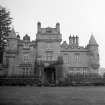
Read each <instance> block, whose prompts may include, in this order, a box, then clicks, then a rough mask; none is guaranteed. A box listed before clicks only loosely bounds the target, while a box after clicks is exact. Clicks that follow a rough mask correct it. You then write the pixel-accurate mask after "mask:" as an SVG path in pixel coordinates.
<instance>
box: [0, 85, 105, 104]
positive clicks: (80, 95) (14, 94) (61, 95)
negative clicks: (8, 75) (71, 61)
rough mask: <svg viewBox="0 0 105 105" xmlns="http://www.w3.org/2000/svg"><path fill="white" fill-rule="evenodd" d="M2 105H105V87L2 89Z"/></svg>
mask: <svg viewBox="0 0 105 105" xmlns="http://www.w3.org/2000/svg"><path fill="white" fill-rule="evenodd" d="M0 105H105V87H28V86H27V87H0Z"/></svg>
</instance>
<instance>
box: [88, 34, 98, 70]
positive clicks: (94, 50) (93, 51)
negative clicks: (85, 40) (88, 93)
mask: <svg viewBox="0 0 105 105" xmlns="http://www.w3.org/2000/svg"><path fill="white" fill-rule="evenodd" d="M87 48H88V51H89V53H88V55H89V66H90V68H92V69H98V68H99V52H98V44H97V42H96V40H95V38H94V36H93V34H92V35H91V37H90V40H89V44H88V45H87Z"/></svg>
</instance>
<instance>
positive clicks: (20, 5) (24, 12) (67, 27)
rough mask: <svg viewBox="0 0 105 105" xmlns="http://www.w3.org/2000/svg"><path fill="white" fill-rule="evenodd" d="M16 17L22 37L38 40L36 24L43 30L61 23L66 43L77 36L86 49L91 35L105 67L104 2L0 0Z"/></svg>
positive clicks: (15, 25) (15, 22) (92, 0)
mask: <svg viewBox="0 0 105 105" xmlns="http://www.w3.org/2000/svg"><path fill="white" fill-rule="evenodd" d="M0 4H1V5H2V6H5V7H6V8H8V9H9V10H10V12H11V17H13V26H14V28H15V31H16V32H19V34H20V36H21V38H22V37H23V36H24V35H25V34H26V33H27V34H29V35H30V36H31V40H34V39H35V34H36V32H37V27H36V26H37V22H38V21H40V22H41V23H42V27H48V26H50V27H55V25H56V23H57V22H59V23H60V27H61V33H62V36H63V41H64V40H66V41H67V42H68V37H69V35H70V34H72V35H73V34H74V35H78V36H79V42H80V45H82V46H86V45H87V43H88V41H89V38H90V36H91V33H93V35H94V36H95V39H96V41H97V43H98V44H99V54H100V64H101V67H105V54H104V53H105V0H0Z"/></svg>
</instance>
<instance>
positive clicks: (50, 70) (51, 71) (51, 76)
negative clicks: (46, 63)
mask: <svg viewBox="0 0 105 105" xmlns="http://www.w3.org/2000/svg"><path fill="white" fill-rule="evenodd" d="M44 80H45V81H47V82H48V83H52V82H53V83H56V69H55V67H45V68H44Z"/></svg>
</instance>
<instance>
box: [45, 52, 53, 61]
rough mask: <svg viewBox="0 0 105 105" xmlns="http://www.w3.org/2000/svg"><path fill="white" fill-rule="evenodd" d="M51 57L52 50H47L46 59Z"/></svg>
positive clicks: (50, 59)
mask: <svg viewBox="0 0 105 105" xmlns="http://www.w3.org/2000/svg"><path fill="white" fill-rule="evenodd" d="M52 57H53V52H52V51H47V52H46V60H47V61H52Z"/></svg>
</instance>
